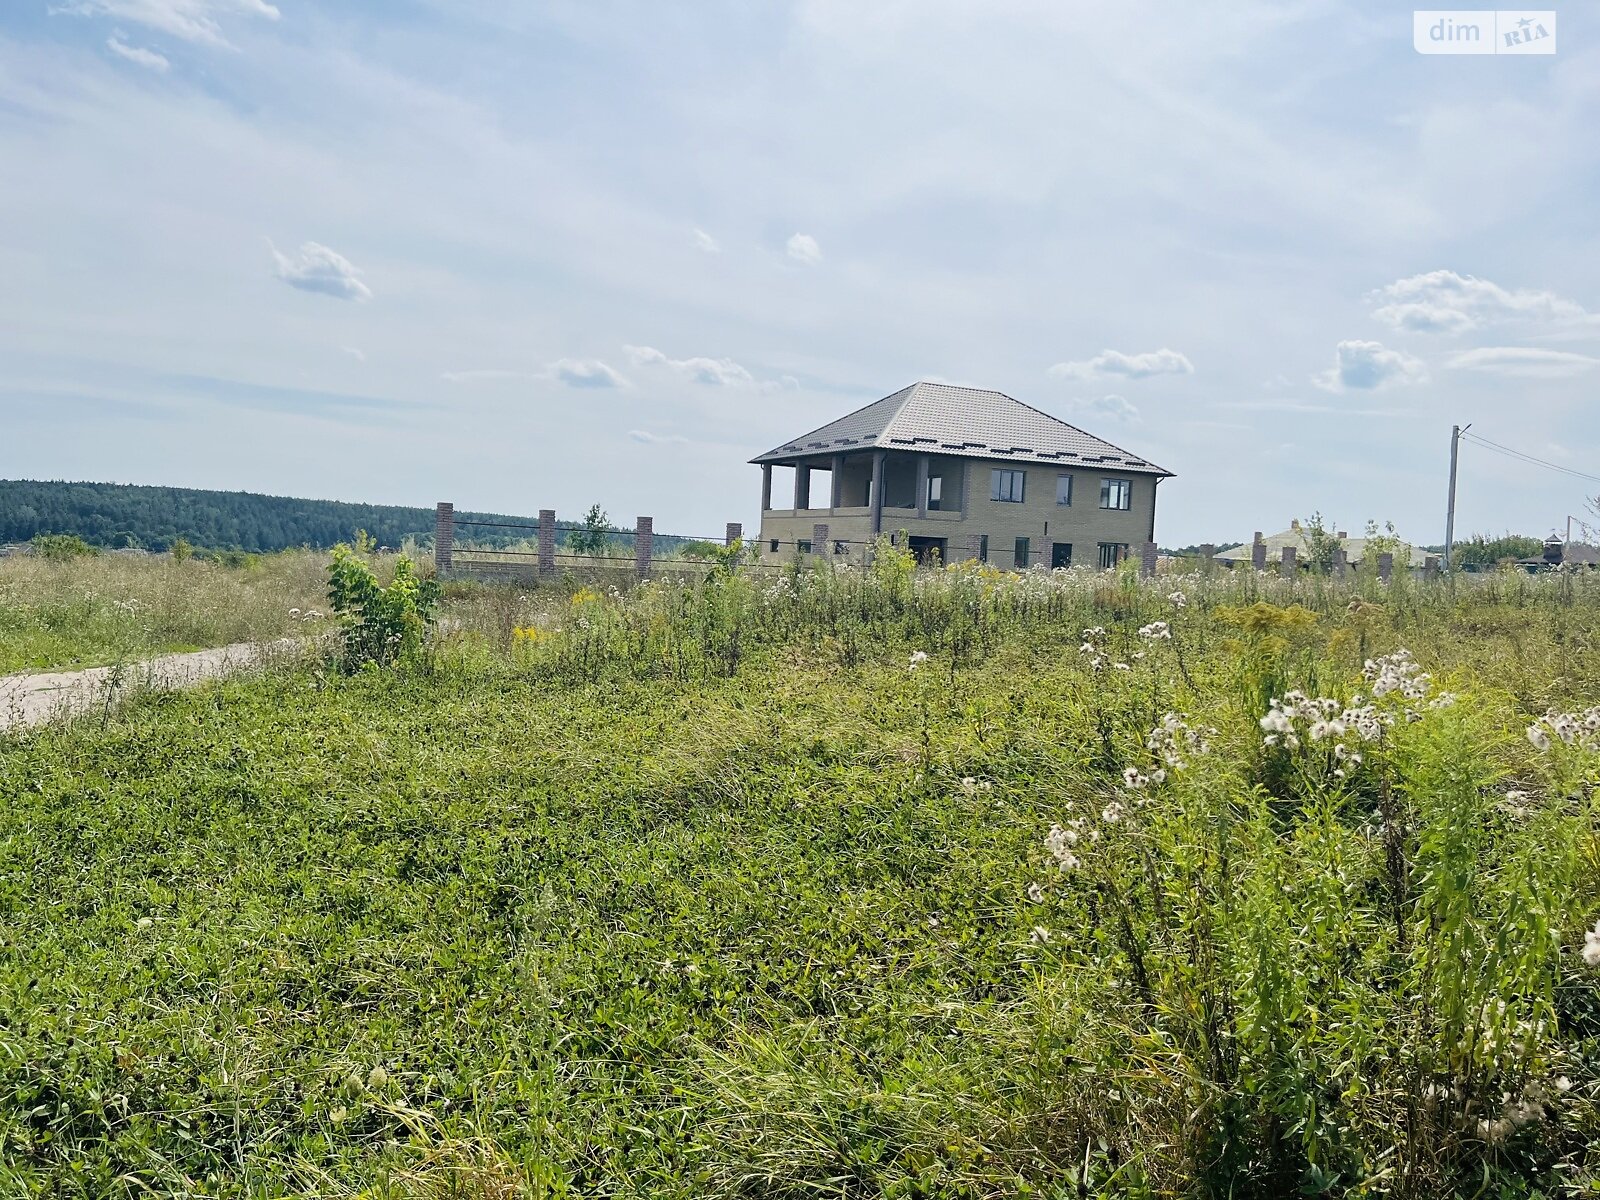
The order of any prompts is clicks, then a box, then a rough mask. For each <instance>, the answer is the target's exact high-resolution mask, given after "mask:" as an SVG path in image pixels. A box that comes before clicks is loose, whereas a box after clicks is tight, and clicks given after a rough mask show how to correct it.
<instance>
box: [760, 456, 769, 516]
mask: <svg viewBox="0 0 1600 1200" xmlns="http://www.w3.org/2000/svg"><path fill="white" fill-rule="evenodd" d="M771 510H772V464H771V463H762V464H761V511H762V512H770V511H771Z"/></svg>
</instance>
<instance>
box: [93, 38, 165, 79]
mask: <svg viewBox="0 0 1600 1200" xmlns="http://www.w3.org/2000/svg"><path fill="white" fill-rule="evenodd" d="M106 49H107V50H109V51H111V53H113V54H115V55H116V56H117V57H118V58H125V59H127V60H128V61H129V62H131V63H137V64H138V65H139V66H141V67H144V68H146V69H148V70H151V71H165V70H166V69H167V68H168V67H170V66H171V65H172V64H171V63H169V62H168V61H167V59H166V56H165V55H162V54H157V53H156V52H155V51H154V50H146V49H145V48H144V47H143V46H130V45H128V43H127V42H125V41H123V40H122V39H121V38H120V37H117V36H116V35H115V34H113V35H112V36H111V37H108V38H107V39H106Z"/></svg>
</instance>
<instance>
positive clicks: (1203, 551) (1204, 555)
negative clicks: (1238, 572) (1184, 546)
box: [1200, 542, 1217, 575]
mask: <svg viewBox="0 0 1600 1200" xmlns="http://www.w3.org/2000/svg"><path fill="white" fill-rule="evenodd" d="M1216 565H1217V548H1216V546H1215V545H1213V544H1212V543H1211V542H1206V543H1205V544H1204V545H1202V546H1201V547H1200V573H1201V574H1202V575H1209V574H1211V572H1212V570H1213V568H1215V567H1216Z"/></svg>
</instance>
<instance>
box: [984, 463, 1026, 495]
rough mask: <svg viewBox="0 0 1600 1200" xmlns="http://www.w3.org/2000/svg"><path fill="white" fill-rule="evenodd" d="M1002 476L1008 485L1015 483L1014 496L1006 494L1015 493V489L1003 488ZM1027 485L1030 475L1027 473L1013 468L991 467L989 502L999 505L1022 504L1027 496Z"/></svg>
mask: <svg viewBox="0 0 1600 1200" xmlns="http://www.w3.org/2000/svg"><path fill="white" fill-rule="evenodd" d="M1002 476H1004V477H1005V483H1006V484H1007V485H1009V484H1013V483H1014V484H1015V485H1016V487H1015V489H1014V490H1015V494H1014V495H1006V494H1004V493H1007V492H1011V491H1013V489H1012V488H1011V487H1009V486H1004V487H1003V486H1002V485H1001V477H1002ZM1027 484H1028V473H1027V472H1026V471H1023V470H1018V469H1016V468H1013V467H991V468H990V469H989V500H990V501H991V502H992V503H997V504H1021V503H1023V500H1024V497H1025V496H1026V495H1027Z"/></svg>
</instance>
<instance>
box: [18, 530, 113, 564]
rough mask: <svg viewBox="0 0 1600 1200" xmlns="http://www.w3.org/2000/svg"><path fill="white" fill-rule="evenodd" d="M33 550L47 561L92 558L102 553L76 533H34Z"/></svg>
mask: <svg viewBox="0 0 1600 1200" xmlns="http://www.w3.org/2000/svg"><path fill="white" fill-rule="evenodd" d="M29 544H30V545H32V546H33V552H34V553H35V554H37V555H38V556H39V557H40V558H42V559H44V560H45V561H46V562H71V561H72V560H73V559H75V558H92V557H94V556H95V555H97V554H99V553H100V550H99V548H98V547H96V546H91V545H89V543H88V542H86V541H84V540H83V539H82V538H81V537H79V536H78V535H77V534H75V533H40V534H36V535H34V538H33V541H32V542H31V543H29Z"/></svg>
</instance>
